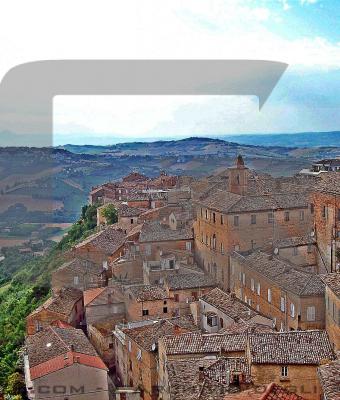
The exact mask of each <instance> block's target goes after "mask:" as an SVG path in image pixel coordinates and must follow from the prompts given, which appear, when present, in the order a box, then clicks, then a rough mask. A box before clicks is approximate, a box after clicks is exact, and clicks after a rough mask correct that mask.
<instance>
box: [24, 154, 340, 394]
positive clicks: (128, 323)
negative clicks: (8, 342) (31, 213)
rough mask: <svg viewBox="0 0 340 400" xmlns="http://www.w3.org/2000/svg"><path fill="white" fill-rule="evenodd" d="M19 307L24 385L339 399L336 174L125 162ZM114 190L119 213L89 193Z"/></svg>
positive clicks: (105, 197) (339, 204) (41, 389)
mask: <svg viewBox="0 0 340 400" xmlns="http://www.w3.org/2000/svg"><path fill="white" fill-rule="evenodd" d="M90 202H91V203H92V204H97V205H98V204H100V206H99V207H98V215H97V224H98V230H97V232H96V233H95V234H93V235H91V236H89V237H88V238H87V239H86V240H84V241H82V242H80V243H78V244H77V245H75V246H74V247H73V248H72V250H71V251H70V252H69V254H68V260H67V261H66V262H65V264H63V265H62V266H61V267H60V268H59V269H57V270H56V271H55V272H54V273H53V276H52V291H53V295H52V297H51V298H50V299H48V300H47V301H46V302H45V303H44V304H42V305H41V306H40V307H39V308H38V309H36V310H35V311H34V312H33V313H32V314H30V315H29V316H28V317H27V321H26V323H27V339H26V351H25V356H24V361H25V378H26V386H27V392H28V396H29V398H30V399H37V400H38V399H39V400H40V399H44V400H45V399H52V398H53V399H57V400H66V399H77V400H81V399H95V400H108V399H117V400H139V399H144V400H156V399H162V400H173V399H176V400H191V399H192V400H194V399H195V400H196V399H199V400H220V399H221V400H222V399H226V400H227V399H259V400H260V399H262V400H264V399H268V400H269V399H292V400H303V399H304V400H319V399H325V400H336V399H339V398H340V379H339V377H340V353H339V352H340V264H339V263H340V175H339V174H337V173H333V172H329V173H327V174H322V175H320V176H303V175H297V176H295V177H291V178H273V177H271V176H270V175H259V174H257V173H256V172H254V171H251V170H249V169H248V168H247V167H246V166H245V164H244V161H243V159H242V157H241V156H239V157H238V158H237V160H236V164H235V166H234V167H231V168H228V169H227V170H226V171H223V172H221V173H220V174H218V175H214V176H209V177H206V178H203V179H199V180H198V179H193V178H191V177H173V176H168V175H166V174H165V173H162V174H161V175H160V176H159V177H157V178H154V179H151V178H148V177H146V176H144V175H141V174H138V173H132V174H130V175H128V176H127V177H125V178H124V179H123V180H122V181H121V182H114V183H106V184H103V185H101V186H98V187H96V188H94V189H93V190H92V191H91V193H90ZM108 204H113V205H114V206H115V207H116V209H117V213H118V222H117V223H115V224H112V225H108V224H107V221H106V219H105V217H104V216H103V215H102V210H103V208H105V207H107V205H108Z"/></svg>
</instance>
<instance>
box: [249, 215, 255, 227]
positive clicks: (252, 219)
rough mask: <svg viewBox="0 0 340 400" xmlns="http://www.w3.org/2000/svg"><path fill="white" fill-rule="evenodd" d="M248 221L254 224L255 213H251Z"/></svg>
mask: <svg viewBox="0 0 340 400" xmlns="http://www.w3.org/2000/svg"><path fill="white" fill-rule="evenodd" d="M250 223H251V224H252V225H255V224H256V215H255V214H252V215H251V216H250Z"/></svg>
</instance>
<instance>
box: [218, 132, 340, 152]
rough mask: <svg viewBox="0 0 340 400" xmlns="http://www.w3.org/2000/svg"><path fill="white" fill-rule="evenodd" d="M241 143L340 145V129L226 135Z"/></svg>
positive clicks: (263, 144)
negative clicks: (331, 130)
mask: <svg viewBox="0 0 340 400" xmlns="http://www.w3.org/2000/svg"><path fill="white" fill-rule="evenodd" d="M221 138H223V139H225V140H232V141H235V142H237V143H239V144H246V145H256V146H283V147H300V148H302V147H329V146H334V147H340V131H333V132H300V133H273V134H271V133H266V134H246V135H224V136H221Z"/></svg>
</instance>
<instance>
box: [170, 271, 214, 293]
mask: <svg viewBox="0 0 340 400" xmlns="http://www.w3.org/2000/svg"><path fill="white" fill-rule="evenodd" d="M166 284H167V286H168V287H169V289H172V290H180V289H195V288H204V287H214V286H216V281H215V280H214V279H213V278H211V277H210V276H208V275H203V274H196V273H192V274H176V275H169V276H168V277H167V278H166Z"/></svg>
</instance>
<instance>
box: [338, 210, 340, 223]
mask: <svg viewBox="0 0 340 400" xmlns="http://www.w3.org/2000/svg"><path fill="white" fill-rule="evenodd" d="M338 221H340V208H338Z"/></svg>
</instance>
